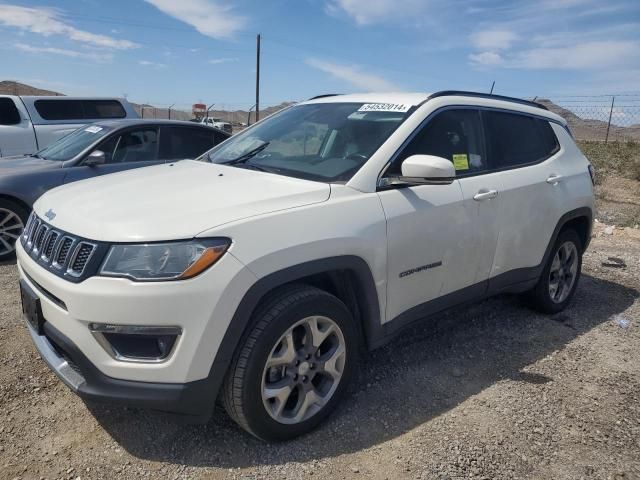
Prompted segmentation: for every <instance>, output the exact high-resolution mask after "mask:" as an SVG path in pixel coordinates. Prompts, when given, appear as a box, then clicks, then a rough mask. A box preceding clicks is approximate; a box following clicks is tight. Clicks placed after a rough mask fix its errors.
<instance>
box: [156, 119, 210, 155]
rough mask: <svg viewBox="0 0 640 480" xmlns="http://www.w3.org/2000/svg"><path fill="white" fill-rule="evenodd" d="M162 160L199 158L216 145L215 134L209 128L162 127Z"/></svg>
mask: <svg viewBox="0 0 640 480" xmlns="http://www.w3.org/2000/svg"><path fill="white" fill-rule="evenodd" d="M161 128H162V133H161V135H160V158H161V159H163V160H180V159H183V158H197V157H199V156H200V155H202V154H203V153H204V152H206V151H207V150H210V149H211V148H212V147H213V145H214V132H213V131H212V130H209V129H207V128H192V127H164V126H163V127H161Z"/></svg>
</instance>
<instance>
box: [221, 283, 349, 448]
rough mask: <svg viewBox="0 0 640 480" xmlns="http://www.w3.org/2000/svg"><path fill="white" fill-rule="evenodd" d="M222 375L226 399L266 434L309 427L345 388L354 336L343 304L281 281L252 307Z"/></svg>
mask: <svg viewBox="0 0 640 480" xmlns="http://www.w3.org/2000/svg"><path fill="white" fill-rule="evenodd" d="M254 325H255V326H254V327H253V329H252V331H251V332H250V334H249V336H248V337H247V338H246V339H245V340H244V343H243V344H242V345H241V347H240V350H239V352H238V353H237V354H236V356H235V358H234V360H233V362H232V365H231V367H230V370H229V372H228V374H227V377H226V379H225V388H224V399H223V400H224V405H225V409H226V410H227V412H228V413H229V415H230V416H231V417H232V418H233V419H234V420H235V421H236V422H237V423H238V424H239V425H240V426H241V427H242V428H244V429H245V430H247V431H248V432H249V433H251V434H253V435H255V436H256V437H258V438H261V439H263V440H267V441H269V440H286V439H290V438H293V437H296V436H298V435H301V434H303V433H306V432H308V431H309V430H311V429H312V428H314V427H315V426H316V425H318V424H319V423H320V422H321V421H322V420H324V418H326V417H327V415H329V413H331V411H332V410H333V409H334V408H335V406H336V405H337V403H338V402H339V400H340V397H341V396H342V395H343V394H344V391H345V389H346V387H347V384H348V383H349V380H350V378H351V376H352V373H353V369H354V363H355V361H356V351H357V346H356V345H357V336H356V329H355V327H354V323H353V319H352V317H351V314H350V312H349V310H348V309H347V307H346V306H345V305H344V303H342V302H341V301H340V300H339V299H337V298H336V297H334V296H333V295H330V294H329V293H327V292H325V291H323V290H319V289H317V288H315V287H310V286H304V285H301V286H293V287H286V288H285V289H284V290H280V291H279V292H276V293H275V294H274V295H272V296H271V297H270V298H269V299H268V300H267V301H266V302H265V303H264V304H263V306H262V307H261V308H259V309H258V311H257V312H256V316H255V318H254Z"/></svg>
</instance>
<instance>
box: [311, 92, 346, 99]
mask: <svg viewBox="0 0 640 480" xmlns="http://www.w3.org/2000/svg"><path fill="white" fill-rule="evenodd" d="M337 95H342V94H341V93H325V94H323V95H316V96H315V97H311V98H310V99H309V100H317V99H318V98H325V97H335V96H337Z"/></svg>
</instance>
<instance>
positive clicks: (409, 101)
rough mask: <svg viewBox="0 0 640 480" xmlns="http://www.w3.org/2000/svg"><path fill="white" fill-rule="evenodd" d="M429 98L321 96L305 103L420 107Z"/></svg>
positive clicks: (421, 95)
mask: <svg viewBox="0 0 640 480" xmlns="http://www.w3.org/2000/svg"><path fill="white" fill-rule="evenodd" d="M428 98H429V94H428V93H402V92H387V93H385V92H380V93H350V94H348V95H331V96H320V97H316V98H315V99H311V100H309V101H307V102H304V103H336V102H340V103H351V102H352V103H403V104H405V105H420V104H421V103H422V102H424V101H425V100H427V99H428Z"/></svg>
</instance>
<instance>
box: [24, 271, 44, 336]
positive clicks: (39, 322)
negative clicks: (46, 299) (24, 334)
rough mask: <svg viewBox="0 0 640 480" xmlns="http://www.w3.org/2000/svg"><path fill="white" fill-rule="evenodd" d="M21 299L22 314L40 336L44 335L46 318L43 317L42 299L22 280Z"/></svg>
mask: <svg viewBox="0 0 640 480" xmlns="http://www.w3.org/2000/svg"><path fill="white" fill-rule="evenodd" d="M20 298H21V300H22V313H23V314H24V316H25V318H26V319H27V322H29V325H31V326H32V327H33V329H34V330H35V331H36V332H37V333H38V335H42V326H43V324H44V316H43V315H42V307H41V306H40V299H39V298H38V296H37V295H36V293H35V292H34V291H33V289H32V288H31V287H30V286H29V285H27V283H26V282H24V281H22V280H20Z"/></svg>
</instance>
